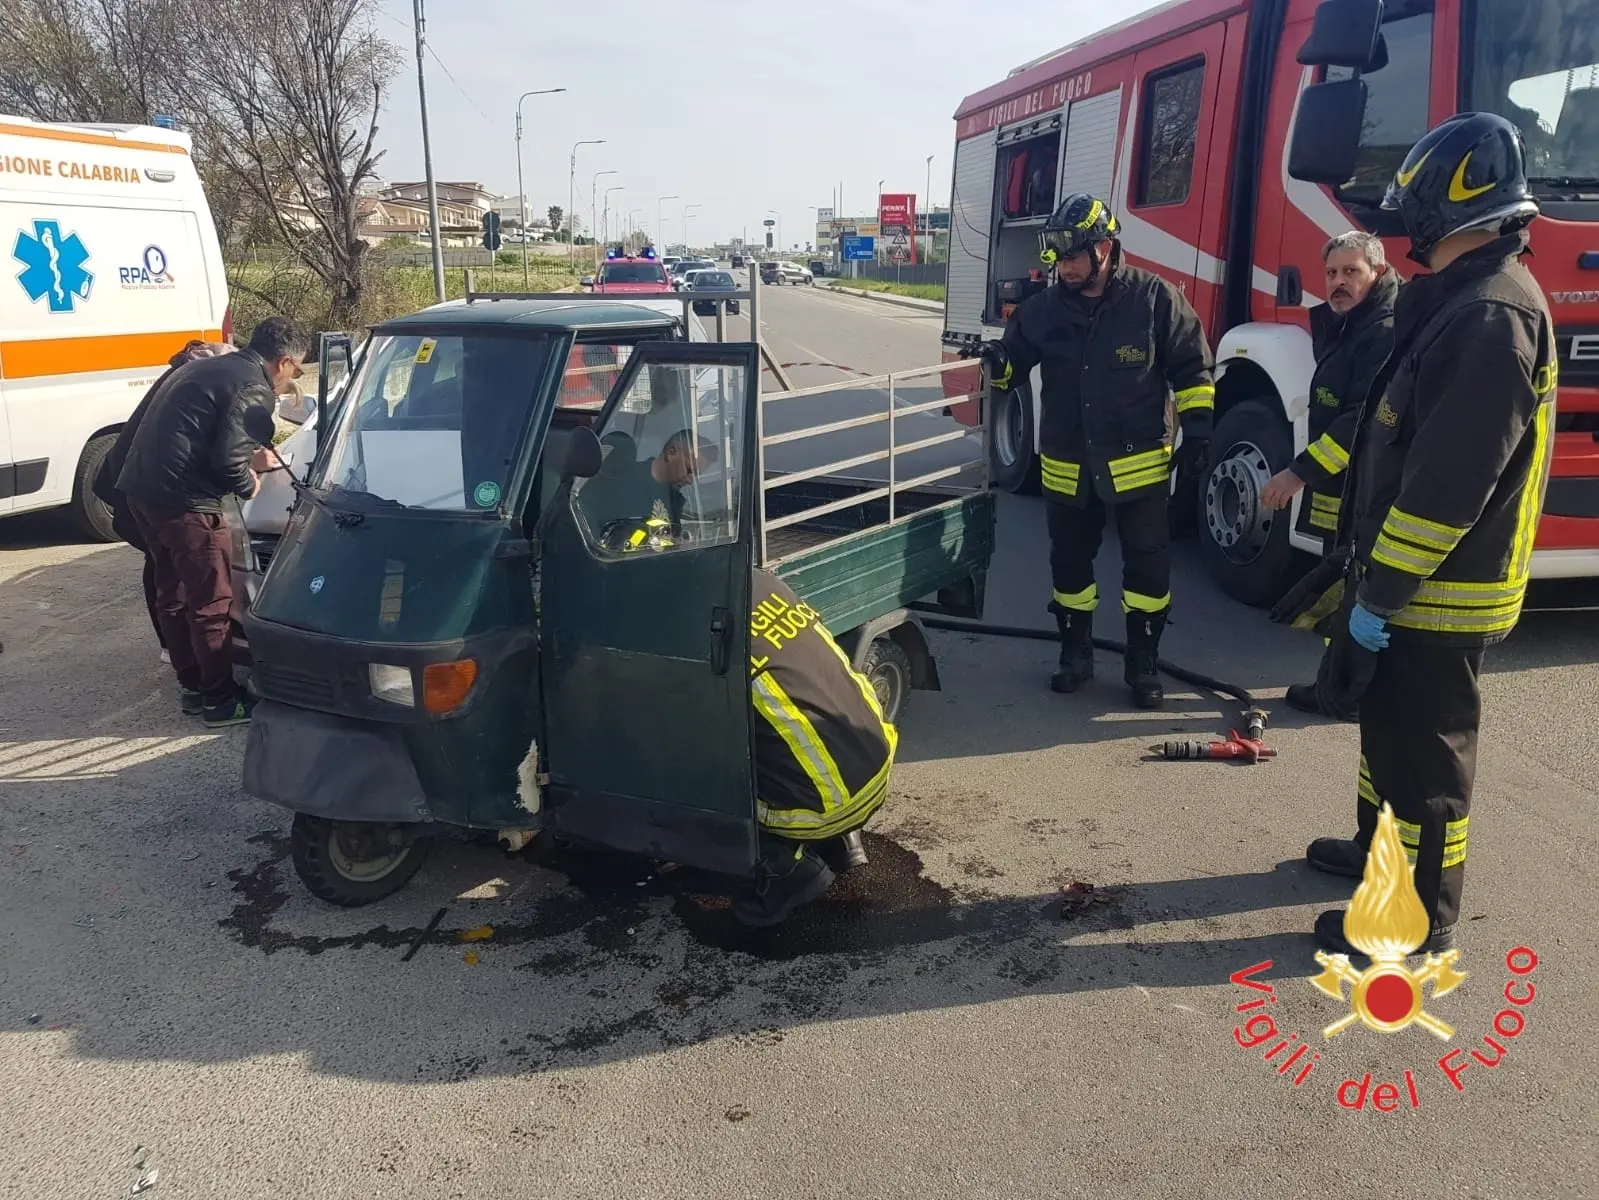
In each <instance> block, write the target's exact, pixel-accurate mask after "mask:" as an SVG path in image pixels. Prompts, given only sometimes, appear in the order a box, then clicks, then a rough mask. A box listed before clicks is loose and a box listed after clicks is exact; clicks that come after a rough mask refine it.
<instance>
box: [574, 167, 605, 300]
mask: <svg viewBox="0 0 1599 1200" xmlns="http://www.w3.org/2000/svg"><path fill="white" fill-rule="evenodd" d="M603 145H605V139H604V138H587V139H585V140H584V141H581V142H574V143H572V163H571V170H570V171H569V172H568V174H567V177H566V267H567V270H569V271H570V270H572V269H573V268H574V267H575V266H576V265H577V148H578V147H579V146H603Z"/></svg>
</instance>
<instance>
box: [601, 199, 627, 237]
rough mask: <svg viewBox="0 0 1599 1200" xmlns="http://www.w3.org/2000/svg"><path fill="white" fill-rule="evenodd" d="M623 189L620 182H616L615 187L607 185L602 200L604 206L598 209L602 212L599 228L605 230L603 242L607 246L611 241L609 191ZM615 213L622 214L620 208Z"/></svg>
mask: <svg viewBox="0 0 1599 1200" xmlns="http://www.w3.org/2000/svg"><path fill="white" fill-rule="evenodd" d="M623 190H625V189H624V188H623V187H622V185H621V184H617V185H616V186H615V187H608V188H606V189H605V200H604V201H603V204H604V207H603V208H602V209H601V210H600V211H601V212H602V213H604V217H603V218H602V220H601V221H600V228H601V229H603V230H604V231H605V244H606V245H607V246H608V245H610V244H611V241H612V238H611V193H612V192H620V191H623ZM616 215H617V216H618V217H620V216H621V215H622V212H621V210H620V209H618V210H617V213H616Z"/></svg>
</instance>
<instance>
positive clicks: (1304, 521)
mask: <svg viewBox="0 0 1599 1200" xmlns="http://www.w3.org/2000/svg"><path fill="white" fill-rule="evenodd" d="M1398 296H1399V275H1398V273H1397V272H1396V271H1394V269H1393V268H1392V267H1389V268H1388V269H1387V270H1385V271H1384V272H1383V274H1382V275H1380V276H1378V278H1377V280H1376V281H1375V282H1374V283H1373V284H1372V285H1371V291H1370V292H1368V293H1367V295H1366V298H1365V299H1364V300H1362V301H1361V302H1360V303H1359V304H1357V305H1356V306H1355V307H1354V308H1353V309H1351V310H1350V311H1349V312H1348V313H1347V314H1345V315H1344V316H1343V317H1340V316H1338V314H1337V313H1335V312H1333V310H1332V308H1331V307H1330V306H1329V305H1326V304H1318V305H1317V306H1316V307H1315V308H1313V309H1311V310H1310V334H1311V339H1312V341H1313V343H1314V346H1315V351H1316V373H1315V374H1314V375H1313V376H1312V377H1311V380H1310V413H1309V433H1310V443H1309V445H1307V446H1306V447H1305V449H1304V451H1303V452H1302V453H1301V454H1300V455H1299V456H1298V457H1297V458H1295V459H1294V461H1293V464H1292V468H1291V469H1292V470H1293V472H1294V474H1295V475H1297V476H1299V478H1301V479H1303V480H1304V481H1305V497H1304V499H1303V500H1302V501H1300V507H1299V528H1300V529H1301V530H1304V531H1307V532H1310V533H1313V534H1317V535H1319V536H1322V537H1327V536H1329V535H1331V534H1332V533H1333V532H1334V531H1335V530H1336V529H1337V528H1338V510H1339V508H1340V507H1341V497H1342V496H1343V491H1344V481H1345V479H1346V477H1347V471H1348V467H1349V462H1350V454H1351V452H1352V451H1353V450H1354V446H1355V432H1356V430H1358V429H1359V428H1360V413H1361V409H1362V408H1363V406H1364V405H1365V403H1366V394H1367V393H1368V392H1369V391H1371V385H1372V382H1373V381H1374V380H1375V379H1376V378H1377V375H1378V373H1379V372H1380V371H1381V370H1382V368H1383V364H1384V363H1386V362H1387V361H1388V355H1389V353H1390V352H1391V351H1392V350H1393V347H1394V303H1395V301H1396V300H1397V299H1398Z"/></svg>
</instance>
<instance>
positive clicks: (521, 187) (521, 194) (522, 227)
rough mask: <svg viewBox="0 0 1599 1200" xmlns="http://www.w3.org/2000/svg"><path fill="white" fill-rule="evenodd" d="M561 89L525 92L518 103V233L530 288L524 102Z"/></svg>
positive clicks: (525, 280) (524, 282) (525, 283)
mask: <svg viewBox="0 0 1599 1200" xmlns="http://www.w3.org/2000/svg"><path fill="white" fill-rule="evenodd" d="M564 91H566V89H565V88H564V87H563V88H562V87H561V88H541V89H540V90H539V91H536V92H523V93H522V94H521V95H520V96H519V97H517V101H516V201H517V205H518V206H519V211H520V212H521V214H522V220H521V223H520V224H519V226H518V228H517V232H518V233H519V234H521V235H522V286H523V287H528V286H530V285H529V282H528V281H529V275H528V266H527V185H526V184H524V183H523V182H522V101H523V100H526V99H527V98H528V97H529V96H553V95H554V94H555V93H556V92H564Z"/></svg>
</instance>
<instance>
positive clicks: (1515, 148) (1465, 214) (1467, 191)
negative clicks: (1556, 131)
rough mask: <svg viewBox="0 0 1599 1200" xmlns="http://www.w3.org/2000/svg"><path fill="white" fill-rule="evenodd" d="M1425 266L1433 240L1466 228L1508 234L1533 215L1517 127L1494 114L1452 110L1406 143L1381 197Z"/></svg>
mask: <svg viewBox="0 0 1599 1200" xmlns="http://www.w3.org/2000/svg"><path fill="white" fill-rule="evenodd" d="M1382 206H1383V208H1385V209H1387V210H1388V211H1390V212H1397V213H1398V214H1399V215H1400V216H1401V217H1402V218H1403V219H1404V222H1405V230H1406V232H1408V233H1409V234H1410V257H1411V258H1413V259H1415V260H1416V261H1417V262H1419V263H1421V264H1422V265H1423V266H1426V265H1428V260H1429V259H1430V258H1431V256H1432V252H1433V251H1434V250H1435V249H1436V248H1437V246H1438V243H1439V242H1441V241H1443V240H1444V239H1445V238H1446V237H1449V236H1451V235H1452V234H1456V233H1463V232H1465V231H1466V230H1468V229H1488V230H1492V231H1493V232H1495V233H1510V232H1513V231H1514V230H1517V229H1522V228H1524V227H1525V226H1527V225H1528V224H1530V223H1531V221H1532V219H1533V218H1534V217H1536V216H1537V215H1538V202H1537V201H1536V200H1534V199H1533V197H1532V189H1531V188H1529V187H1528V186H1527V153H1526V145H1525V143H1524V142H1523V140H1522V137H1521V131H1520V130H1519V129H1517V128H1516V127H1515V126H1514V125H1512V124H1511V123H1510V122H1509V121H1507V120H1505V118H1504V117H1501V116H1499V115H1498V114H1496V113H1479V112H1470V113H1456V114H1455V115H1454V116H1452V117H1450V118H1449V119H1448V120H1447V121H1445V122H1443V123H1442V124H1441V125H1439V126H1437V127H1436V128H1435V129H1432V130H1430V131H1429V132H1428V133H1426V134H1425V135H1424V136H1423V137H1422V139H1421V140H1420V141H1419V142H1417V143H1416V144H1415V145H1414V146H1412V147H1411V148H1410V153H1409V154H1407V155H1405V161H1404V162H1403V163H1402V164H1400V167H1399V170H1398V172H1397V173H1396V174H1395V175H1394V180H1393V182H1392V183H1391V184H1389V185H1388V193H1387V195H1385V196H1384V197H1383V202H1382Z"/></svg>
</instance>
